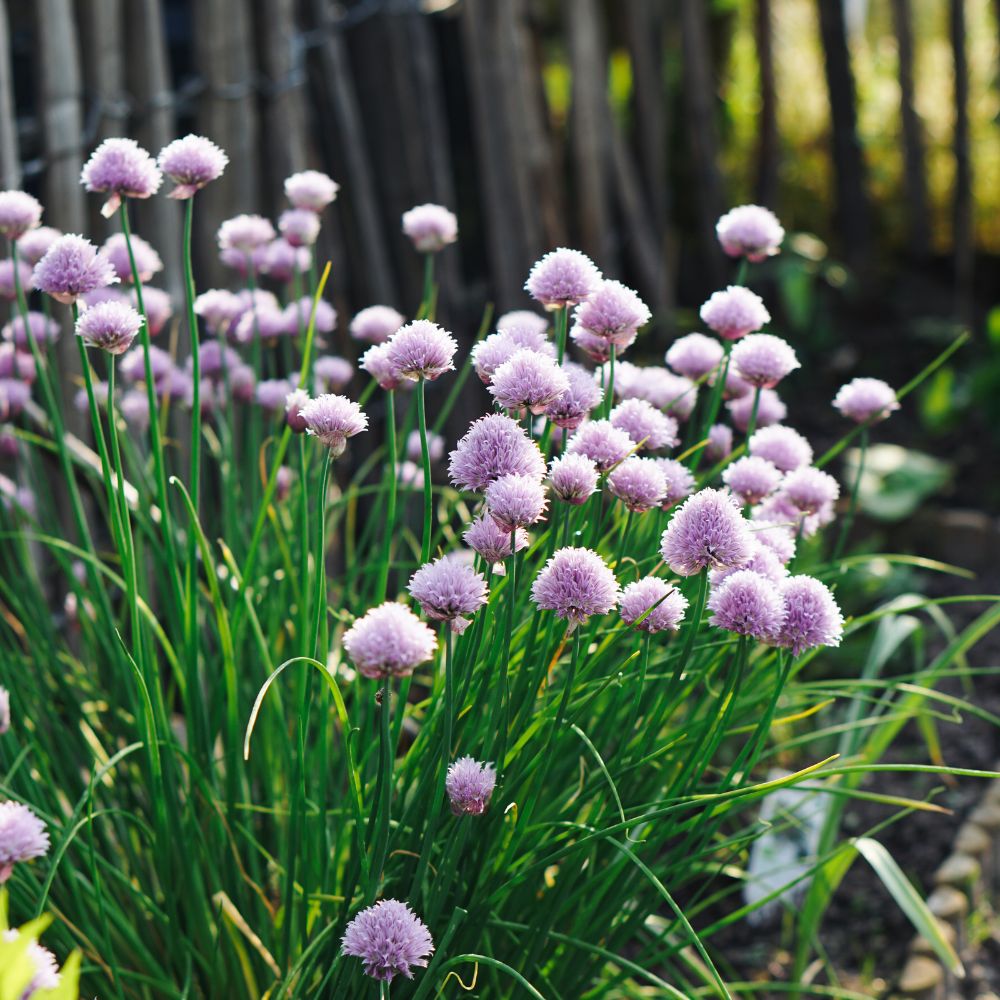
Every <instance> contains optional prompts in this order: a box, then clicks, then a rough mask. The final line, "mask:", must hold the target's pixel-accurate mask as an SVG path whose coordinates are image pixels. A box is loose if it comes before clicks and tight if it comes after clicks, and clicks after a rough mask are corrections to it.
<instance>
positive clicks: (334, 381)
mask: <svg viewBox="0 0 1000 1000" xmlns="http://www.w3.org/2000/svg"><path fill="white" fill-rule="evenodd" d="M313 377H314V378H315V379H316V383H317V385H318V386H319V387H320V388H321V389H322V390H323V392H340V390H341V389H343V388H344V386H345V385H347V383H348V382H350V381H351V379H352V378H353V377H354V365H352V364H351V363H350V361H348V360H347V358H339V357H337V356H336V355H334V354H324V355H322V356H321V357H318V358H317V359H316V360H315V361H314V362H313Z"/></svg>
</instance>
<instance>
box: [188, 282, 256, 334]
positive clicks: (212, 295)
mask: <svg viewBox="0 0 1000 1000" xmlns="http://www.w3.org/2000/svg"><path fill="white" fill-rule="evenodd" d="M245 308H246V307H245V305H244V304H243V302H242V300H241V299H240V297H239V296H238V295H236V294H234V293H233V292H230V291H227V290H226V289H224V288H210V289H209V290H208V291H207V292H202V293H201V295H199V296H198V297H197V298H196V299H195V300H194V311H195V313H196V314H197V315H199V316H200V317H201V318H202V319H203V320H204V321H205V326H206V327H208V330H209V332H210V333H223V334H224V333H226V332H227V331H228V329H229V327H230V326H231V325H232V323H233V321H234V320H236V319H238V318H239V317H240V315H242V313H243V311H244V309H245Z"/></svg>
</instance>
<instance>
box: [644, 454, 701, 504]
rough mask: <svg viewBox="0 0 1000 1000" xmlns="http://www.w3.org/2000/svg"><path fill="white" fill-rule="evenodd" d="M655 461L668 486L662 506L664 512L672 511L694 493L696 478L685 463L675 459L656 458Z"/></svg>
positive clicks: (661, 502)
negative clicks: (672, 508)
mask: <svg viewBox="0 0 1000 1000" xmlns="http://www.w3.org/2000/svg"><path fill="white" fill-rule="evenodd" d="M653 461H654V462H656V464H657V466H658V467H659V469H660V472H662V473H663V478H664V480H665V481H666V484H667V492H666V493H665V494H664V495H663V499H662V500H661V501H660V506H661V507H662V508H663V509H664V510H670V508H671V507H673V506H675V505H676V504H679V503H680V502H681V501H682V500H684V499H685V498H686V497H689V496H691V494H692V493H693V492H694V476H693V475H692V473H691V470H690V469H689V468H688V467H687V466H686V465H685V464H684V463H683V462H678V461H677V460H676V459H674V458H654V459H653Z"/></svg>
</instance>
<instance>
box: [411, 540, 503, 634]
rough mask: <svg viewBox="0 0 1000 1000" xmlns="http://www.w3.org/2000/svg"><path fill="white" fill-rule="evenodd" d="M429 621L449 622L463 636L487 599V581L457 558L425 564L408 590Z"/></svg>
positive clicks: (442, 558) (444, 558)
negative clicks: (470, 616) (472, 616)
mask: <svg viewBox="0 0 1000 1000" xmlns="http://www.w3.org/2000/svg"><path fill="white" fill-rule="evenodd" d="M407 589H408V590H409V592H410V595H411V596H412V597H413V599H414V600H415V601H416V602H417V603H418V604H419V605H420V607H421V608H423V611H424V614H425V615H427V617H428V618H431V619H433V620H434V621H438V622H448V623H449V624H450V626H451V630H452V631H453V632H455V633H459V634H460V633H462V632H464V631H465V630H466V628H468V627H469V625H470V624H471V622H470V620H469V618H468V617H467V616H468V615H472V614H475V612H476V611H478V610H479V608H481V607H482V606H483V605H484V604H485V603H486V597H487V590H486V579H485V577H484V576H483V575H482V573H477V572H476V571H475V570H474V569H473V568H472V567H471V566H468V565H466V564H465V563H464V562H463V561H462V560H461V559H458V558H456V557H455V556H454V555H451V556H442V557H441V558H440V559H435V560H434V562H429V563H425V564H424V565H423V566H421V567H420V569H418V570H417V571H416V573H414V574H413V576H411V577H410V585H409V587H408V588H407Z"/></svg>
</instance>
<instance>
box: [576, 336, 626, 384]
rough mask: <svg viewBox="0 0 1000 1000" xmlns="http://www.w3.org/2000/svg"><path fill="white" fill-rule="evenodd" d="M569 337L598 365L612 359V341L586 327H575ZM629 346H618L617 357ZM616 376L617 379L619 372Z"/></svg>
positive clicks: (616, 348)
mask: <svg viewBox="0 0 1000 1000" xmlns="http://www.w3.org/2000/svg"><path fill="white" fill-rule="evenodd" d="M569 336H570V340H572V341H573V343H574V344H576V346H577V347H579V348H580V350H581V351H583V353H584V354H586V355H587V357H588V358H590V360H591V361H593V362H595V363H596V364H599V365H603V364H604V363H605V362H606V361H607V360H608V359H609V358H610V357H611V341H610V340H605V339H604V338H603V337H598V336H597V334H596V333H591V332H590V330H588V329H587V328H586V327H583V326H577V325H574V326H573V328H572V329H571V330H570V331H569ZM627 346H628V345H627V344H626V345H624V346H623V345H621V344H618V345H616V347H615V356H616V357H620V356H621V354H622V351H624V350H625V347H627ZM615 376H616V378H617V372H616V373H615Z"/></svg>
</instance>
